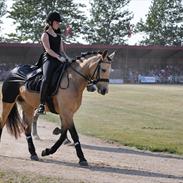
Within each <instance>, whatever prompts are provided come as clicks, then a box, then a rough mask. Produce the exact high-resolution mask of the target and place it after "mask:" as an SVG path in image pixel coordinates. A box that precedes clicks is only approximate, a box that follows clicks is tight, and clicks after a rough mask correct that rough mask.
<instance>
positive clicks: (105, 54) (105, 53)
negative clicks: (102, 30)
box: [102, 50, 108, 59]
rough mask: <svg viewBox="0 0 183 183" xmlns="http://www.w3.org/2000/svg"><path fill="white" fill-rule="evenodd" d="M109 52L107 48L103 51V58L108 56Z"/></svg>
mask: <svg viewBox="0 0 183 183" xmlns="http://www.w3.org/2000/svg"><path fill="white" fill-rule="evenodd" d="M107 53H108V51H107V50H105V51H104V52H103V53H102V58H103V59H104V58H105V57H106V56H107Z"/></svg>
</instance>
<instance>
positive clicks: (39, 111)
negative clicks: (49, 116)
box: [36, 104, 46, 115]
mask: <svg viewBox="0 0 183 183" xmlns="http://www.w3.org/2000/svg"><path fill="white" fill-rule="evenodd" d="M36 113H37V114H38V115H45V114H46V112H45V105H44V104H40V105H39V107H38V109H37V110H36Z"/></svg>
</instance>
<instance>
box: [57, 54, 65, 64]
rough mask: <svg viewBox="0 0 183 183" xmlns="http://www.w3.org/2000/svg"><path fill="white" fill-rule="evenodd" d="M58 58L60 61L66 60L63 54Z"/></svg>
mask: <svg viewBox="0 0 183 183" xmlns="http://www.w3.org/2000/svg"><path fill="white" fill-rule="evenodd" d="M57 59H58V60H59V61H60V62H62V63H64V62H66V59H65V57H62V56H60V55H59V56H58V57H57Z"/></svg>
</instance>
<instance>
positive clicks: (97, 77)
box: [90, 51, 115, 95]
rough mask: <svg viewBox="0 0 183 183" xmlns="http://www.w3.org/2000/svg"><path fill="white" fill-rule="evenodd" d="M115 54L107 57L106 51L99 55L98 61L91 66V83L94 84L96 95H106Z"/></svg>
mask: <svg viewBox="0 0 183 183" xmlns="http://www.w3.org/2000/svg"><path fill="white" fill-rule="evenodd" d="M114 55H115V52H113V53H112V54H111V55H108V51H104V52H102V53H100V55H99V59H97V61H96V62H95V64H92V67H91V70H90V74H91V76H92V82H93V83H94V84H96V87H97V91H98V93H100V94H102V95H105V94H107V93H108V90H109V89H108V85H109V76H110V71H111V63H112V60H113V57H114Z"/></svg>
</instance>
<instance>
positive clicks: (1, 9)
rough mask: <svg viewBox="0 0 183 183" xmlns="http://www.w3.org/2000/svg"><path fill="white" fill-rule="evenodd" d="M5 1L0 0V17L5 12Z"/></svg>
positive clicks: (0, 38)
mask: <svg viewBox="0 0 183 183" xmlns="http://www.w3.org/2000/svg"><path fill="white" fill-rule="evenodd" d="M5 3H6V1H5V0H0V17H3V16H4V15H5V14H6V4H5ZM0 24H2V20H1V19H0ZM0 30H1V26H0ZM2 39H3V37H2V36H0V41H2Z"/></svg>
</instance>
